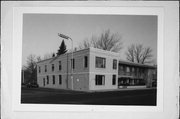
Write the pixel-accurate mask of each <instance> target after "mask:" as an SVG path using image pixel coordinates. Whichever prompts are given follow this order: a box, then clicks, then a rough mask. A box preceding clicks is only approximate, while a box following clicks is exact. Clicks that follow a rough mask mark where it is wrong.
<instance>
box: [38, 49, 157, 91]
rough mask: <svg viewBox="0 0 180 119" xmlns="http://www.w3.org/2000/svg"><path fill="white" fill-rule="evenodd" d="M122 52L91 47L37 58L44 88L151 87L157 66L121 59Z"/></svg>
mask: <svg viewBox="0 0 180 119" xmlns="http://www.w3.org/2000/svg"><path fill="white" fill-rule="evenodd" d="M119 58H120V56H119V54H118V53H114V52H110V51H104V50H101V49H96V48H87V49H83V50H79V51H74V52H73V53H72V52H69V53H65V54H63V55H60V56H57V57H53V58H50V59H47V60H43V61H40V62H37V83H38V84H39V86H40V87H44V88H58V89H71V90H81V91H97V90H111V89H118V88H124V87H125V86H126V87H127V86H142V85H143V86H147V87H151V84H150V83H151V80H152V78H151V75H152V73H150V71H151V70H152V71H153V70H154V69H155V67H153V66H148V65H140V64H135V63H129V62H124V61H121V60H120V59H119Z"/></svg>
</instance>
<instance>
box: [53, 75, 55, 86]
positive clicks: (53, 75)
mask: <svg viewBox="0 0 180 119" xmlns="http://www.w3.org/2000/svg"><path fill="white" fill-rule="evenodd" d="M53 84H55V76H54V75H53Z"/></svg>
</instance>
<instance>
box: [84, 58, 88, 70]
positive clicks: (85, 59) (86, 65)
mask: <svg viewBox="0 0 180 119" xmlns="http://www.w3.org/2000/svg"><path fill="white" fill-rule="evenodd" d="M84 68H88V56H84Z"/></svg>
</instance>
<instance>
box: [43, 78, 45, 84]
mask: <svg viewBox="0 0 180 119" xmlns="http://www.w3.org/2000/svg"><path fill="white" fill-rule="evenodd" d="M43 85H44V86H45V78H43Z"/></svg>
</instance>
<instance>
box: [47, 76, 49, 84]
mask: <svg viewBox="0 0 180 119" xmlns="http://www.w3.org/2000/svg"><path fill="white" fill-rule="evenodd" d="M47 84H49V76H47Z"/></svg>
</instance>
